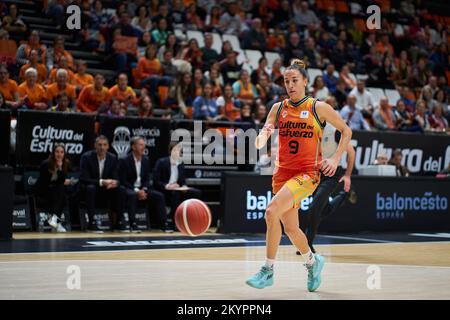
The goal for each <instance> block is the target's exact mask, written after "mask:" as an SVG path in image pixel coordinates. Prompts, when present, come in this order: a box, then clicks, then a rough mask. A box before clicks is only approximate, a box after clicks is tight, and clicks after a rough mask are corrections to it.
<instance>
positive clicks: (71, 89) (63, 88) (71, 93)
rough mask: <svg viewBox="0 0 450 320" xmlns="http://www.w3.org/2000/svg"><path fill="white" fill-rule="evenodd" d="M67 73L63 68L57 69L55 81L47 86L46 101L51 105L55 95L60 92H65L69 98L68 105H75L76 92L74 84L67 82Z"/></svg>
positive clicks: (54, 102)
mask: <svg viewBox="0 0 450 320" xmlns="http://www.w3.org/2000/svg"><path fill="white" fill-rule="evenodd" d="M68 81H69V74H68V72H67V70H65V69H58V71H57V72H56V82H55V83H52V84H50V85H48V87H47V96H48V101H49V103H51V104H52V105H55V104H56V101H55V99H56V97H57V96H58V94H60V93H61V92H65V93H66V94H67V96H68V97H69V98H70V101H71V102H70V105H71V107H72V108H73V107H74V106H75V99H76V97H77V94H76V92H75V90H76V89H75V86H73V85H71V84H69V82H68Z"/></svg>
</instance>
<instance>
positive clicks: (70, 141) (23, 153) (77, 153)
mask: <svg viewBox="0 0 450 320" xmlns="http://www.w3.org/2000/svg"><path fill="white" fill-rule="evenodd" d="M94 138H95V117H94V116H92V115H85V114H79V113H66V112H47V111H19V114H18V117H17V145H16V157H17V163H18V164H19V165H22V166H25V167H36V166H38V165H39V164H40V163H41V161H42V160H44V159H46V158H47V157H48V155H49V153H50V152H51V150H52V148H53V144H54V143H55V142H62V143H64V144H65V148H66V154H67V156H68V157H69V159H70V161H71V162H72V164H73V165H74V167H78V164H79V162H80V157H81V155H82V154H83V153H84V152H86V151H88V150H90V149H91V148H93V142H94Z"/></svg>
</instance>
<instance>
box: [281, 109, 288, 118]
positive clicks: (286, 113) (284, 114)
mask: <svg viewBox="0 0 450 320" xmlns="http://www.w3.org/2000/svg"><path fill="white" fill-rule="evenodd" d="M287 115H288V112H287V111H286V110H284V111H283V113H282V114H281V116H282V117H283V118H286V116H287Z"/></svg>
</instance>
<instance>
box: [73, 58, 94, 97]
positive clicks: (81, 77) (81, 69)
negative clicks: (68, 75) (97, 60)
mask: <svg viewBox="0 0 450 320" xmlns="http://www.w3.org/2000/svg"><path fill="white" fill-rule="evenodd" d="M86 69H87V63H86V61H83V60H79V61H78V62H77V73H75V75H74V85H75V86H76V88H77V91H78V92H80V91H81V90H82V89H83V88H84V87H85V86H88V85H91V84H94V77H93V76H92V75H91V74H89V73H87V72H86Z"/></svg>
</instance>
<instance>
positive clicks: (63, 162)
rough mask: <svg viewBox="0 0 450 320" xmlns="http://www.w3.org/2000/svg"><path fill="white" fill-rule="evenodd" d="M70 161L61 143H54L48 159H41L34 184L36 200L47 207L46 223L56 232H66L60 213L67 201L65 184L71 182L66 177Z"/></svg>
mask: <svg viewBox="0 0 450 320" xmlns="http://www.w3.org/2000/svg"><path fill="white" fill-rule="evenodd" d="M69 170H70V161H69V159H68V158H67V157H66V152H65V150H64V145H63V144H58V143H55V145H54V146H53V150H52V153H51V154H50V155H49V157H48V159H46V160H44V161H42V163H41V165H40V168H39V172H40V174H39V178H38V179H37V181H36V184H35V185H34V193H35V195H36V202H37V203H38V204H39V205H40V206H43V207H44V208H45V209H47V211H48V213H49V218H48V224H49V225H50V226H51V227H52V229H53V230H55V231H56V232H66V228H64V226H63V225H62V224H61V222H60V221H61V215H62V212H63V209H64V206H65V205H66V203H67V194H66V190H65V186H67V185H69V184H70V183H71V182H70V180H69V179H67V173H68V172H69Z"/></svg>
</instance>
